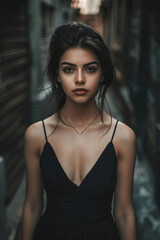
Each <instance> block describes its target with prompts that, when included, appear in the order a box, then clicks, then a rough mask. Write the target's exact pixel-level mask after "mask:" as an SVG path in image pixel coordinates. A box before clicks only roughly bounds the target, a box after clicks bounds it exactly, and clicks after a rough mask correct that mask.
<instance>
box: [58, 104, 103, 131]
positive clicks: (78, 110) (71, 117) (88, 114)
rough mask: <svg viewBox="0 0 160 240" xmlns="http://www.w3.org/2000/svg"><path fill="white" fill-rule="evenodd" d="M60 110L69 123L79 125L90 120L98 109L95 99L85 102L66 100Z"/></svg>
mask: <svg viewBox="0 0 160 240" xmlns="http://www.w3.org/2000/svg"><path fill="white" fill-rule="evenodd" d="M61 111H62V112H63V114H64V115H65V117H66V118H67V120H68V121H69V122H70V123H73V124H76V125H77V126H81V125H83V124H85V123H86V122H88V121H90V120H92V119H93V118H94V117H95V116H96V115H97V114H98V111H99V109H98V107H97V105H96V102H95V100H94V101H93V102H92V103H91V102H90V103H85V104H77V103H70V102H68V101H66V102H65V104H64V106H63V108H62V110H61Z"/></svg>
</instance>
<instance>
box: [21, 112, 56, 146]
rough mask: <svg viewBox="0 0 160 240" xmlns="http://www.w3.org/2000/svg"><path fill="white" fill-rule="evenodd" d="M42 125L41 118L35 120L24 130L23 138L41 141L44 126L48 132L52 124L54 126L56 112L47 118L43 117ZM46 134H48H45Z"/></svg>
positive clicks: (43, 136) (43, 137) (43, 135)
mask: <svg viewBox="0 0 160 240" xmlns="http://www.w3.org/2000/svg"><path fill="white" fill-rule="evenodd" d="M43 122H44V126H43V123H42V120H40V121H37V122H35V123H33V124H31V125H30V126H28V128H27V129H26V131H25V140H29V141H34V142H35V141H41V140H44V139H45V133H44V128H45V130H46V133H49V132H50V131H51V129H53V127H54V126H56V123H57V118H56V113H55V114H53V115H51V116H49V117H48V118H45V119H43ZM47 135H48V134H47Z"/></svg>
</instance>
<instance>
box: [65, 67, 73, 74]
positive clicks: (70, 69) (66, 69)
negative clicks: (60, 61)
mask: <svg viewBox="0 0 160 240" xmlns="http://www.w3.org/2000/svg"><path fill="white" fill-rule="evenodd" d="M63 71H64V72H65V73H70V72H73V71H74V69H73V68H71V67H65V68H63Z"/></svg>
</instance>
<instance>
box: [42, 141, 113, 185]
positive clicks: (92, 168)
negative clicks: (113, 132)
mask: <svg viewBox="0 0 160 240" xmlns="http://www.w3.org/2000/svg"><path fill="white" fill-rule="evenodd" d="M47 145H48V146H49V147H50V149H51V150H52V152H53V154H54V156H55V158H56V161H57V163H58V165H59V168H60V169H61V171H62V173H63V174H64V177H65V178H66V179H67V180H68V181H69V182H70V183H71V184H72V185H73V186H75V187H76V188H77V189H79V188H80V187H81V186H82V185H83V184H84V182H85V181H86V179H88V177H89V176H90V175H91V173H92V172H93V170H94V169H95V167H96V166H97V165H98V163H99V162H100V160H101V158H102V156H103V154H104V153H105V151H106V149H107V148H108V147H109V146H110V145H112V146H113V149H114V152H115V148H114V144H113V142H112V141H109V143H108V144H107V145H106V146H105V148H104V150H103V151H102V153H101V154H100V156H99V157H98V159H97V160H96V162H95V163H94V164H93V166H92V167H91V169H90V170H89V171H88V172H87V174H86V175H85V177H84V178H83V180H82V181H81V183H80V184H79V185H77V184H76V183H74V182H73V181H72V180H71V179H70V178H69V177H68V175H67V174H66V172H65V170H64V168H63V167H62V165H61V163H60V162H59V160H58V157H57V155H56V153H55V151H54V148H53V147H52V145H51V144H50V143H49V142H48V141H46V143H45V145H44V149H45V147H46V146H47ZM44 149H43V151H42V154H43V152H44ZM42 154H41V156H42ZM115 154H116V153H115ZM40 158H41V157H40Z"/></svg>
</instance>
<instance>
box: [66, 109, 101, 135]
mask: <svg viewBox="0 0 160 240" xmlns="http://www.w3.org/2000/svg"><path fill="white" fill-rule="evenodd" d="M61 113H62V115H63V117H64V119H65V120H66V122H67V123H68V124H69V126H70V127H71V128H73V130H74V131H75V132H76V133H78V135H81V134H82V133H84V131H86V130H87V128H89V126H90V125H91V124H92V123H93V122H94V121H95V120H96V119H97V117H98V115H99V111H98V114H97V115H96V117H95V118H94V119H93V120H92V121H91V122H90V123H89V125H88V126H87V127H86V128H85V129H84V130H82V131H81V132H78V131H77V129H75V128H74V127H73V125H72V124H71V123H70V122H69V121H68V120H67V118H66V116H65V115H64V113H63V112H62V111H61Z"/></svg>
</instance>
